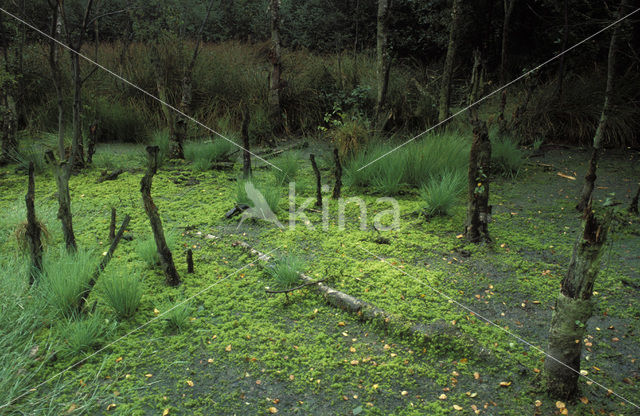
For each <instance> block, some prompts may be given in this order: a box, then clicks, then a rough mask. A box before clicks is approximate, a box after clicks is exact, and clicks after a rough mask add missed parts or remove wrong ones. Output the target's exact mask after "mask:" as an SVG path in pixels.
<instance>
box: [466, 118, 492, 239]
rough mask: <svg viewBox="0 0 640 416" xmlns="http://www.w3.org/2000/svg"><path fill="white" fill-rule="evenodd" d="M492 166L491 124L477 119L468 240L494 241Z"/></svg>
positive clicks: (472, 163)
mask: <svg viewBox="0 0 640 416" xmlns="http://www.w3.org/2000/svg"><path fill="white" fill-rule="evenodd" d="M490 169H491V141H490V140H489V133H488V130H487V124H486V123H485V122H483V121H482V122H481V121H476V122H475V123H474V128H473V142H472V144H471V151H470V152H469V172H468V193H467V220H466V223H465V237H466V238H467V240H469V241H471V242H473V243H478V242H487V243H488V242H491V238H490V237H489V228H488V223H489V219H490V214H491V213H490V207H489V182H490V181H489V171H490Z"/></svg>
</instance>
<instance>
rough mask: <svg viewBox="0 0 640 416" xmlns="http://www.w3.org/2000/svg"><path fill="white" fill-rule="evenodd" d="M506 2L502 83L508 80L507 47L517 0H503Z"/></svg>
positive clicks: (501, 62) (501, 55)
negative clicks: (510, 23)
mask: <svg viewBox="0 0 640 416" xmlns="http://www.w3.org/2000/svg"><path fill="white" fill-rule="evenodd" d="M503 4H504V22H503V24H502V49H501V53H500V85H501V86H502V85H504V84H505V82H506V77H507V75H506V66H507V48H508V42H509V22H510V21H511V14H512V13H513V6H515V4H516V0H503Z"/></svg>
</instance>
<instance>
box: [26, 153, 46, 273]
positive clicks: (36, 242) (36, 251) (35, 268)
mask: <svg viewBox="0 0 640 416" xmlns="http://www.w3.org/2000/svg"><path fill="white" fill-rule="evenodd" d="M33 170H34V169H33V162H30V163H29V185H28V187H27V195H26V196H25V202H26V204H27V232H26V237H27V244H28V245H29V254H30V255H31V269H30V271H29V284H33V282H35V280H36V279H37V278H38V276H40V274H41V273H42V248H43V247H42V236H41V232H42V228H41V227H42V226H41V223H40V221H38V218H37V217H36V208H35V203H34V198H35V192H36V185H35V179H34V174H33Z"/></svg>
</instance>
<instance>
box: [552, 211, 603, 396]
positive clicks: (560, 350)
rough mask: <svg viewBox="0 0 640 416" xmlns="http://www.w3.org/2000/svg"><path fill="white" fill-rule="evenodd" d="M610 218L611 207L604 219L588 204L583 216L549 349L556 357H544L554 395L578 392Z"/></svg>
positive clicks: (557, 302) (563, 284) (555, 310)
mask: <svg viewBox="0 0 640 416" xmlns="http://www.w3.org/2000/svg"><path fill="white" fill-rule="evenodd" d="M611 217H612V216H611V211H610V210H608V211H607V213H606V214H605V216H604V218H603V219H602V220H598V219H597V218H596V217H595V215H594V213H593V211H592V210H591V204H590V203H589V206H587V208H586V210H585V215H584V218H583V232H582V233H581V235H580V237H579V239H578V241H577V242H576V244H575V246H574V249H573V255H572V256H571V261H570V263H569V269H568V271H567V276H566V277H565V278H564V279H563V280H562V287H561V289H560V293H559V294H558V298H557V299H556V304H555V308H554V311H553V315H552V317H551V327H550V329H549V348H548V353H549V355H550V356H551V357H553V358H555V359H552V358H546V359H545V380H546V384H547V389H548V391H549V393H550V394H551V396H552V397H554V398H558V399H561V400H568V399H571V398H574V397H575V396H576V394H577V393H578V377H579V375H580V354H581V352H582V340H583V339H584V334H585V330H586V324H587V321H588V320H589V318H590V317H591V314H592V310H593V306H592V302H591V295H592V293H593V285H594V282H595V279H596V277H597V276H598V271H599V269H600V259H601V256H602V247H603V246H604V244H605V242H606V239H607V233H608V230H609V224H610V223H611ZM567 367H569V368H567Z"/></svg>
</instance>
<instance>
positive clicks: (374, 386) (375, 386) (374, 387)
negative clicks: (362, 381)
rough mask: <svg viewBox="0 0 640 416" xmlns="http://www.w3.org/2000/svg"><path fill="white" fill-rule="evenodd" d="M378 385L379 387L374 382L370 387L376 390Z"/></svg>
mask: <svg viewBox="0 0 640 416" xmlns="http://www.w3.org/2000/svg"><path fill="white" fill-rule="evenodd" d="M378 387H380V385H378V384H374V385H373V386H371V388H372V389H374V390H377V389H378Z"/></svg>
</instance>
